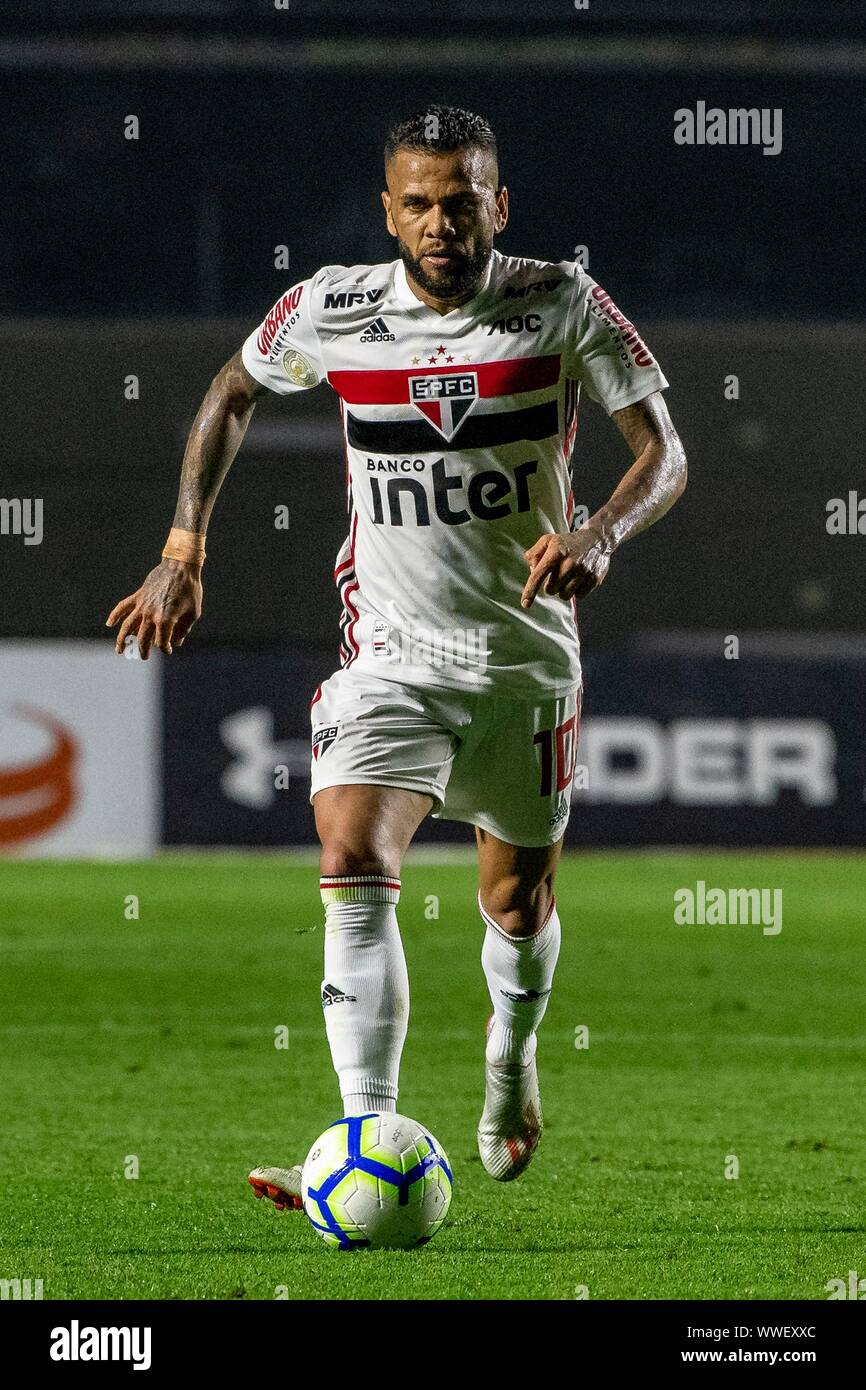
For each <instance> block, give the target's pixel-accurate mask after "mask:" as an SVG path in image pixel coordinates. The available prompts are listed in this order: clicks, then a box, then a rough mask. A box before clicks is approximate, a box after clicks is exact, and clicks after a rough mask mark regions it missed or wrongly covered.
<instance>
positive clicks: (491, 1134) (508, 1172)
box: [478, 1018, 544, 1182]
mask: <svg viewBox="0 0 866 1390" xmlns="http://www.w3.org/2000/svg"><path fill="white" fill-rule="evenodd" d="M492 1024H493V1019H492V1018H491V1019H489V1020H488V1023H487V1033H488V1035H489V1033H490V1029H491V1026H492ZM536 1047H537V1040H536V1039H535V1038H533V1042H532V1056H531V1057H530V1059H529V1061H528V1062H525V1063H524V1062H488V1061H487V1060H486V1059H485V1063H484V1069H485V1075H486V1080H487V1093H486V1096H485V1100H484V1112H483V1114H482V1116H481V1119H480V1121H479V1124H478V1152H479V1154H480V1155H481V1162H482V1163H483V1164H484V1169H485V1172H487V1173H489V1174H490V1177H491V1178H494V1179H495V1180H496V1182H511V1181H513V1179H514V1178H519V1177H520V1174H521V1173H523V1172H524V1171H525V1170H526V1169H527V1168H528V1167H529V1164H530V1163H531V1162H532V1156H533V1154H534V1153H535V1150H536V1149H537V1148H538V1144H539V1140H540V1139H541V1133H542V1129H543V1127H544V1126H543V1121H542V1115H541V1095H540V1093H539V1089H538V1072H537V1070H536V1066H535V1051H536Z"/></svg>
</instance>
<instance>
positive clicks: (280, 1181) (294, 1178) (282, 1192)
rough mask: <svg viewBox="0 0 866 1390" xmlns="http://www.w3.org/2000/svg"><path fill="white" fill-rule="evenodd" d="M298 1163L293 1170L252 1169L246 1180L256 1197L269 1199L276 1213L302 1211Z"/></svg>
mask: <svg viewBox="0 0 866 1390" xmlns="http://www.w3.org/2000/svg"><path fill="white" fill-rule="evenodd" d="M302 1171H303V1169H302V1166H301V1164H300V1163H296V1164H295V1166H294V1168H254V1169H253V1171H252V1172H251V1173H250V1175H249V1177H248V1178H247V1182H248V1183H249V1185H250V1187H251V1188H252V1189H253V1193H254V1194H255V1196H256V1197H270V1199H271V1201H272V1202H273V1204H274V1206H275V1207H276V1209H277V1211H302V1210H303V1206H304V1202H303V1198H302V1197H301V1173H302Z"/></svg>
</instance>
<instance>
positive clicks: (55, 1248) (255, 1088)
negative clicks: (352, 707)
mask: <svg viewBox="0 0 866 1390" xmlns="http://www.w3.org/2000/svg"><path fill="white" fill-rule="evenodd" d="M698 879H704V880H705V881H706V882H707V883H708V884H709V885H712V886H721V887H767V888H776V887H780V888H782V890H783V895H784V897H783V901H784V918H783V928H782V931H781V933H780V934H779V935H777V936H765V935H763V933H762V931H761V928H760V926H677V925H675V923H674V918H673V894H674V892H675V890H676V889H677V888H680V887H686V886H694V884H695V883H696V881H697V880H698ZM475 889H476V872H475V868H474V865H473V864H472V863H471V862H467V863H454V862H450V863H442V864H429V863H427V862H426V861H424V860H423V859H422V858H421V857H418V858H417V859H413V858H412V856H411V855H410V858H409V859H408V860H407V863H406V865H405V866H404V874H403V894H402V900H401V903H400V921H401V926H402V930H403V936H404V941H405V945H406V954H407V957H408V961H409V971H410V979H411V983H412V1013H411V1019H410V1028H409V1038H408V1042H407V1044H406V1049H405V1053H404V1058H403V1071H402V1089H401V1097H400V1109H401V1110H402V1111H404V1112H405V1113H407V1114H409V1115H412V1116H414V1117H416V1118H418V1119H420V1120H421V1121H422V1122H423V1123H424V1124H425V1125H427V1126H428V1127H429V1128H430V1129H431V1131H432V1133H433V1134H435V1135H436V1136H437V1137H438V1138H439V1140H440V1141H441V1143H442V1144H443V1145H444V1146H445V1148H446V1149H447V1151H448V1154H449V1157H450V1159H451V1162H452V1164H453V1169H454V1177H455V1196H454V1201H453V1203H452V1207H451V1213H450V1216H449V1219H448V1222H447V1224H446V1226H445V1227H444V1228H443V1230H442V1232H441V1233H440V1234H439V1235H438V1236H437V1237H436V1240H435V1241H434V1242H433V1243H432V1244H431V1245H430V1246H428V1247H426V1248H424V1249H422V1250H419V1251H415V1252H407V1253H403V1252H370V1251H362V1252H355V1253H352V1254H343V1253H341V1252H339V1251H332V1250H329V1249H327V1248H326V1247H325V1246H324V1245H323V1244H322V1243H321V1242H320V1241H319V1239H318V1238H317V1237H316V1235H315V1234H314V1233H313V1231H312V1228H311V1227H310V1226H309V1225H308V1223H307V1221H306V1218H305V1217H304V1216H303V1215H302V1214H299V1213H278V1212H276V1211H275V1210H274V1209H273V1207H272V1206H271V1204H270V1203H268V1202H257V1201H255V1199H254V1198H253V1196H252V1193H251V1191H250V1190H249V1188H248V1187H247V1184H246V1174H247V1171H248V1170H249V1169H250V1168H251V1167H253V1166H254V1165H256V1164H260V1163H278V1164H288V1163H290V1162H293V1161H298V1160H300V1159H301V1158H303V1156H304V1155H305V1153H306V1151H307V1149H308V1147H309V1145H310V1144H311V1143H312V1140H313V1139H314V1138H315V1137H316V1135H317V1134H318V1133H319V1132H320V1131H321V1130H322V1129H323V1128H324V1127H325V1125H326V1124H327V1123H328V1122H329V1121H330V1120H332V1119H334V1118H336V1116H337V1115H338V1114H339V1106H338V1104H337V1099H336V1098H337V1091H336V1084H335V1080H334V1077H333V1074H332V1071H331V1066H330V1059H329V1055H328V1052H327V1046H326V1042H325V1037H324V1029H323V1025H322V1019H321V1006H320V1004H319V999H318V986H319V981H320V979H321V955H322V909H321V904H320V902H319V896H318V877H317V870H316V868H315V865H314V863H313V862H312V861H311V862H310V863H301V862H299V861H297V860H292V859H290V858H289V859H281V858H279V857H274V856H261V857H256V856H251V857H248V858H247V857H243V856H238V857H234V856H216V857H212V856H186V857H171V856H167V857H166V858H164V859H160V860H157V861H155V862H152V863H135V864H111V865H91V864H38V863H29V864H28V863H22V862H18V863H15V862H7V863H6V865H5V866H3V867H2V868H0V933H2V957H3V959H2V972H0V1001H2V1007H0V1028H2V1044H3V1068H2V1071H3V1090H4V1099H3V1113H4V1124H3V1127H2V1132H0V1152H2V1160H0V1182H2V1190H3V1194H4V1200H3V1204H2V1209H0V1277H2V1278H15V1277H18V1278H30V1279H42V1280H43V1289H44V1297H45V1298H46V1299H56V1298H121V1299H127V1298H159V1299H178V1298H179V1299H208V1298H213V1299H225V1298H249V1299H273V1298H275V1297H278V1296H285V1295H286V1294H287V1296H288V1297H289V1298H291V1299H296V1298H297V1299H343V1298H348V1299H372V1298H375V1299H383V1298H384V1299H389V1298H394V1299H396V1298H425V1299H429V1298H457V1299H490V1298H496V1299H557V1300H563V1299H567V1300H571V1299H574V1298H576V1297H580V1296H582V1291H583V1290H584V1289H585V1290H586V1292H587V1294H588V1296H589V1298H590V1299H628V1298H638V1299H656V1298H674V1299H683V1298H723V1299H728V1298H747V1299H762V1298H782V1299H789V1298H807V1299H825V1298H826V1297H827V1293H826V1291H825V1285H826V1284H827V1281H828V1280H830V1279H834V1278H841V1279H847V1277H848V1271H849V1270H850V1269H856V1270H857V1271H858V1273H859V1276H860V1277H861V1278H863V1277H864V1276H866V1212H864V1182H866V1153H864V1133H866V1086H864V1063H866V1023H864V1006H863V1001H864V997H866V991H864V961H866V950H864V945H863V936H862V932H863V926H862V922H863V903H864V901H866V857H862V856H855V855H841V856H838V857H834V856H833V855H831V854H809V855H806V854H802V855H794V854H790V855H781V854H778V855H777V854H765V855H752V854H744V855H737V854H734V853H731V854H717V853H698V854H694V853H670V854H668V853H660V854H651V855H650V854H648V855H628V854H603V855H601V854H600V855H586V856H574V857H569V858H567V859H566V860H564V861H563V864H562V867H561V870H560V875H559V881H558V890H557V897H558V906H559V911H560V916H561V918H562V923H563V949H562V955H561V957H560V963H559V969H558V972H557V978H556V987H555V989H554V993H553V996H552V999H551V1003H550V1007H549V1009H548V1013H547V1017H546V1019H545V1022H544V1024H543V1026H542V1030H541V1034H540V1047H539V1065H540V1075H541V1091H542V1099H543V1102H544V1110H545V1123H546V1128H545V1134H544V1138H543V1141H542V1144H541V1146H540V1148H539V1151H538V1154H537V1156H536V1158H535V1161H534V1162H533V1164H532V1166H531V1167H530V1169H529V1170H528V1171H527V1173H526V1174H525V1175H524V1177H523V1178H521V1179H520V1180H519V1181H518V1182H516V1183H511V1184H505V1185H499V1184H496V1183H493V1182H491V1181H490V1179H489V1178H487V1176H486V1175H485V1173H484V1172H483V1170H482V1168H481V1164H480V1162H479V1160H478V1157H477V1153H476V1149H475V1125H476V1122H477V1119H478V1115H479V1112H480V1107H481V1102H482V1091H481V1088H482V1076H483V1073H482V1051H483V1041H482V1039H483V1030H484V1022H485V1018H486V1016H487V1013H488V1011H489V1009H488V1003H487V995H486V988H485V984H484V979H483V976H482V973H481V967H480V963H479V952H480V947H481V935H482V933H481V926H480V922H479V920H478V917H477V914H476V909H475ZM132 894H134V895H137V897H138V901H139V914H140V915H139V920H137V921H136V920H128V919H127V917H126V916H125V904H126V900H127V898H128V897H129V895H132ZM431 895H435V896H436V898H437V899H438V919H432V918H431V917H429V916H428V915H427V914H428V913H429V912H431V911H432V910H433V908H434V907H435V904H434V903H433V902H432V900H431ZM282 1025H285V1026H286V1027H287V1028H288V1040H289V1045H288V1048H287V1049H278V1048H277V1047H276V1046H275V1030H276V1029H279V1028H280V1027H281V1026H282ZM581 1026H584V1027H586V1028H588V1030H589V1046H588V1047H587V1048H580V1049H579V1048H576V1047H575V1029H576V1028H578V1027H581ZM731 1155H733V1156H735V1157H736V1159H737V1161H738V1163H739V1177H737V1178H726V1176H725V1168H726V1163H728V1166H729V1168H730V1167H731V1166H732V1165H731V1163H730V1160H729V1157H728V1156H731ZM131 1156H134V1157H135V1159H136V1160H137V1163H138V1171H139V1176H138V1177H137V1178H130V1177H127V1176H126V1175H125V1170H129V1171H131V1167H130V1158H131Z"/></svg>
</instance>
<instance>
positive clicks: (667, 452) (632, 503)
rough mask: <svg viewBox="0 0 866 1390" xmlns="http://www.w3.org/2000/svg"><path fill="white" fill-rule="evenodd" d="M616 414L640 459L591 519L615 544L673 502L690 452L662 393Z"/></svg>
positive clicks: (612, 545)
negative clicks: (684, 447) (685, 449)
mask: <svg viewBox="0 0 866 1390" xmlns="http://www.w3.org/2000/svg"><path fill="white" fill-rule="evenodd" d="M611 418H612V419H613V421H614V423H615V424H616V426H617V428H618V429H619V431H620V433H621V434H622V436H623V438H624V439H625V441H626V443H627V444H628V445H629V447H630V449H631V451H632V454H633V456H634V460H635V461H634V463H633V464H632V466H631V468H630V469H629V470H628V472H627V473H626V474H625V476H624V477H623V479H622V481H621V482H620V484H619V486H618V487H617V488H616V490H615V492H614V493H613V496H612V497H611V499H610V501H609V502H607V503H606V504H605V506H603V507H601V508H600V509H599V511H598V512H596V514H595V516H594V517H593V518H592V521H593V522H595V523H596V524H598V525H600V527H601V529H602V532H603V534H604V536H605V539H606V540H607V542H608V544H609V545H610V548H611V549H616V547H617V546H618V545H621V544H622V542H623V541H624V540H627V539H628V537H629V536H634V535H637V534H638V532H640V531H645V530H646V528H647V527H648V526H652V524H653V522H655V521H658V520H659V518H660V517H662V516H664V514H665V512H666V511H668V509H669V508H670V507H672V506H673V504H674V502H676V500H677V498H678V497H679V496H680V494H681V493H682V491H683V489H684V487H685V485H686V456H685V451H684V449H683V446H682V443H681V442H680V437H679V435H678V434H677V432H676V430H675V429H674V426H673V423H672V421H671V417H670V415H669V414H668V409H667V406H666V405H665V402H664V400H663V398H662V395H661V392H659V391H654V392H653V393H652V395H650V396H646V397H645V398H644V399H643V400H642V401H638V402H637V403H636V404H635V405H627V406H625V408H624V409H623V410H615V411H614V412H613V414H612V416H611Z"/></svg>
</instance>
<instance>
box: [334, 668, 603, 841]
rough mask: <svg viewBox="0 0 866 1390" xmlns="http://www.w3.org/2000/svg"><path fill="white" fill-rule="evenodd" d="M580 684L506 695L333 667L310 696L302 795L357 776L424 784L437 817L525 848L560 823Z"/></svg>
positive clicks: (557, 830)
mask: <svg viewBox="0 0 866 1390" xmlns="http://www.w3.org/2000/svg"><path fill="white" fill-rule="evenodd" d="M580 704H581V692H580V689H579V688H577V689H575V690H573V691H572V692H571V693H570V694H568V695H565V696H562V697H560V698H559V699H551V698H542V699H540V700H539V701H537V702H535V701H533V700H531V699H530V700H520V699H515V697H514V696H508V695H491V694H490V693H489V692H487V691H478V692H465V691H461V690H449V689H445V688H437V689H435V690H431V689H429V688H426V687H422V686H406V685H401V684H399V683H398V682H396V681H393V680H381V679H379V678H378V677H374V676H369V675H360V674H358V673H356V672H354V671H353V670H352V668H351V666H350V667H346V668H341V669H340V670H338V671H336V672H335V673H334V675H332V676H330V677H329V678H328V679H327V680H326V681H323V683H322V685H321V686H320V687H319V689H318V690H317V692H316V694H315V695H314V697H313V700H312V703H311V705H310V722H311V725H312V739H313V744H312V757H311V765H310V800H311V801H312V800H313V797H314V796H315V795H316V793H317V792H320V791H322V789H323V788H324V787H339V786H349V785H358V784H363V783H371V782H372V783H377V784H378V785H380V786H388V787H406V788H408V789H409V790H411V791H418V792H426V793H427V794H428V795H429V796H432V797H433V798H434V801H435V803H436V805H435V807H434V809H433V811H432V812H431V814H432V815H433V816H435V817H436V818H437V819H441V820H457V821H467V822H468V823H469V824H470V825H477V826H480V827H481V829H482V830H488V831H490V832H491V833H492V834H493V835H496V836H497V837H498V838H499V839H501V840H505V841H507V842H508V843H509V844H513V845H525V846H528V847H534V846H540V845H549V844H553V843H554V842H555V841H557V840H559V839H560V838H561V836H562V834H563V832H564V830H565V827H566V825H567V824H568V817H569V812H570V809H571V788H572V780H573V776H574V768H575V763H576V758H577V740H578V731H579V726H580Z"/></svg>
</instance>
